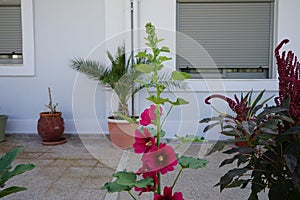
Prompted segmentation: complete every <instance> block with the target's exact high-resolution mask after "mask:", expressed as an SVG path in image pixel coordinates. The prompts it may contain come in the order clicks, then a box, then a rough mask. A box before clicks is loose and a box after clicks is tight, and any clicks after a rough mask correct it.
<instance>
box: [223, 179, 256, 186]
mask: <svg viewBox="0 0 300 200" xmlns="http://www.w3.org/2000/svg"><path fill="white" fill-rule="evenodd" d="M250 181H251V179H248V180H243V179H238V180H234V181H233V182H232V183H231V184H229V185H228V186H227V187H226V188H233V187H240V186H243V185H245V184H248V183H249V182H250Z"/></svg>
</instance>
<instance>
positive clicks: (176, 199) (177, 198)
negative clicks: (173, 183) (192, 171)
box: [153, 187, 183, 200]
mask: <svg viewBox="0 0 300 200" xmlns="http://www.w3.org/2000/svg"><path fill="white" fill-rule="evenodd" d="M172 192H173V191H172V187H165V188H164V194H163V195H160V194H154V198H153V200H183V196H182V193H181V192H175V193H174V195H172Z"/></svg>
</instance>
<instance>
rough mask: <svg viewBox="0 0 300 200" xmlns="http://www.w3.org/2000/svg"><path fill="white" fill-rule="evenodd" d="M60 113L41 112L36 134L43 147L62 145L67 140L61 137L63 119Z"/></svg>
mask: <svg viewBox="0 0 300 200" xmlns="http://www.w3.org/2000/svg"><path fill="white" fill-rule="evenodd" d="M61 115H62V113H61V112H55V113H49V112H41V113H40V118H39V120H38V126H37V129H38V134H39V136H40V137H41V138H42V144H44V145H58V144H63V143H65V142H66V141H67V140H66V139H65V138H63V137H62V134H63V133H64V130H65V127H64V119H63V118H62V116H61Z"/></svg>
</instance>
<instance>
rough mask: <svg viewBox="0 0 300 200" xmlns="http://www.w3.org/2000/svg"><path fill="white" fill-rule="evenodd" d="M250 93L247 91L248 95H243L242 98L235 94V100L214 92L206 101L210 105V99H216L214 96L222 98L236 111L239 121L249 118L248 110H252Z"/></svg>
mask: <svg viewBox="0 0 300 200" xmlns="http://www.w3.org/2000/svg"><path fill="white" fill-rule="evenodd" d="M248 95H249V93H247V95H246V96H245V97H243V98H242V99H241V100H239V99H238V97H237V96H236V95H234V98H235V100H233V99H231V98H229V97H226V96H224V95H220V94H213V95H211V96H208V97H207V98H206V99H205V103H206V104H208V105H210V104H211V103H210V102H209V100H211V99H214V98H219V99H222V100H224V101H226V102H227V104H228V106H229V108H230V109H231V110H232V111H233V112H235V113H236V117H235V119H236V120H237V121H239V122H242V121H246V120H248V119H247V117H248V112H249V110H250V108H251V107H250V106H249V105H248V104H249V102H248Z"/></svg>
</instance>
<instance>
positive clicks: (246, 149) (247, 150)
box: [223, 147, 255, 154]
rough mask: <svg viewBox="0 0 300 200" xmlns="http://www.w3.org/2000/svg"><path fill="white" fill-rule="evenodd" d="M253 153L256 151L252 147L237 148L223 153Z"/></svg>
mask: <svg viewBox="0 0 300 200" xmlns="http://www.w3.org/2000/svg"><path fill="white" fill-rule="evenodd" d="M253 152H255V149H253V148H251V147H237V148H232V149H229V150H227V151H224V152H223V153H225V154H233V153H242V154H244V153H246V154H250V153H253Z"/></svg>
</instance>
